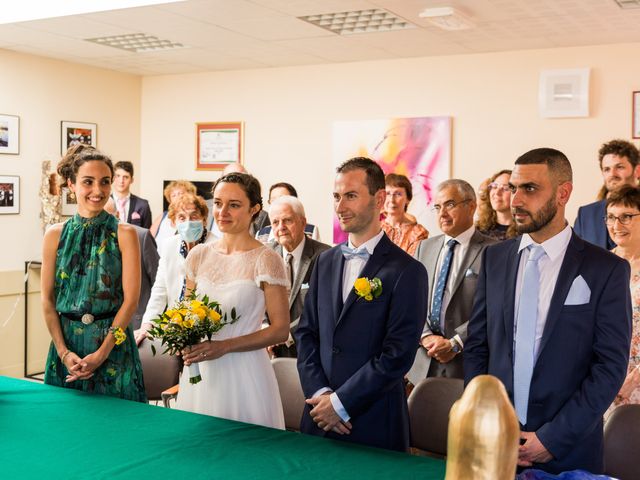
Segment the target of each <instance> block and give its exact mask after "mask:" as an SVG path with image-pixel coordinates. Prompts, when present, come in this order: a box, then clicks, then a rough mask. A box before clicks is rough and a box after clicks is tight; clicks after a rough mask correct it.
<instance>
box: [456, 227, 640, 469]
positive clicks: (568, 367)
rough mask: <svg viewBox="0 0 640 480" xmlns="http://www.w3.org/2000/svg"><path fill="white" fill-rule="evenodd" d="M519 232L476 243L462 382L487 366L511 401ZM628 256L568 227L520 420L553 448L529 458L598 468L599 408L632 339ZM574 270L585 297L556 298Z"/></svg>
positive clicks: (608, 397) (615, 384) (610, 395)
mask: <svg viewBox="0 0 640 480" xmlns="http://www.w3.org/2000/svg"><path fill="white" fill-rule="evenodd" d="M519 244H520V237H518V238H515V239H512V240H507V241H505V242H503V243H499V244H497V245H493V246H489V247H487V249H486V250H485V251H484V258H483V261H482V268H481V269H480V278H479V281H478V289H477V292H476V298H475V304H474V308H473V313H472V315H471V319H470V321H469V327H468V333H469V336H468V338H467V341H466V342H465V353H464V369H465V382H466V383H468V382H469V381H470V380H471V379H472V378H474V377H475V376H477V375H481V374H486V373H488V374H491V375H495V376H496V377H498V378H499V379H500V380H501V381H502V383H504V385H505V387H506V389H507V392H508V393H509V397H510V398H511V401H512V402H513V344H514V343H513V342H514V325H513V324H514V301H515V288H516V277H517V273H518V264H519V261H520V254H519V253H518V246H519ZM629 274H630V268H629V263H628V262H626V261H625V260H623V259H621V258H619V257H617V256H615V255H614V254H612V253H610V252H607V251H605V250H603V249H601V248H598V247H596V246H594V245H591V244H590V243H587V242H585V241H583V240H582V239H580V237H578V236H577V235H575V233H574V234H573V235H572V237H571V240H570V242H569V245H568V247H567V251H566V253H565V256H564V260H563V262H562V266H561V268H560V273H559V275H558V280H557V283H556V286H555V289H554V291H553V296H552V299H551V303H550V306H549V313H548V316H547V321H546V324H545V328H544V332H543V335H542V339H541V342H540V349H539V354H538V359H537V361H536V364H535V366H534V371H533V376H532V379H531V389H530V393H529V406H528V416H527V424H526V425H524V426H522V430H524V431H529V432H536V434H537V436H538V439H539V440H540V441H541V442H542V444H543V445H544V446H545V448H546V449H547V450H548V451H549V452H550V453H551V454H552V455H553V456H554V459H552V460H551V461H550V462H549V463H543V464H534V468H539V469H541V470H546V471H548V472H551V473H559V472H562V471H566V470H575V469H584V470H587V471H590V472H592V473H601V472H602V470H603V458H602V427H603V425H602V415H603V413H604V412H605V410H606V409H607V408H608V407H609V405H610V404H611V402H612V401H613V399H614V398H615V396H616V394H617V393H618V391H619V389H620V387H621V386H622V382H623V381H624V378H625V375H626V373H627V363H628V361H629V343H630V341H631V294H630V291H629ZM580 275H581V276H582V278H583V279H584V281H585V282H586V284H587V286H588V287H589V289H590V290H591V293H590V297H589V302H588V303H585V304H582V305H565V300H566V298H567V294H568V293H569V291H570V288H571V285H572V282H573V281H574V279H575V278H576V277H578V276H580Z"/></svg>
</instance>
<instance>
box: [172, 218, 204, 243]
mask: <svg viewBox="0 0 640 480" xmlns="http://www.w3.org/2000/svg"><path fill="white" fill-rule="evenodd" d="M203 230H204V225H203V224H202V220H187V221H186V222H182V223H179V224H178V233H179V234H180V237H181V238H182V240H184V241H185V242H187V243H193V242H195V241H196V240H199V239H200V237H201V236H202V232H203Z"/></svg>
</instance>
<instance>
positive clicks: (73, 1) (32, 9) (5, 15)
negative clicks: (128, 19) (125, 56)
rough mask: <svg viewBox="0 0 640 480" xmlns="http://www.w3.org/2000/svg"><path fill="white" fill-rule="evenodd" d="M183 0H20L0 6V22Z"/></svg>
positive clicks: (40, 18) (14, 21) (181, 0)
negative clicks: (9, 4)
mask: <svg viewBox="0 0 640 480" xmlns="http://www.w3.org/2000/svg"><path fill="white" fill-rule="evenodd" d="M184 1H185V0H90V1H88V0H20V1H17V2H11V6H10V7H9V6H5V7H4V8H0V24H4V23H17V22H28V21H31V20H42V19H45V18H56V17H66V16H69V15H82V14H85V13H96V12H104V11H107V10H119V9H123V8H132V7H146V6H149V5H158V4H162V3H175V2H184Z"/></svg>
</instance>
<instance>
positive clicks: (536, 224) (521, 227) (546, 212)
mask: <svg viewBox="0 0 640 480" xmlns="http://www.w3.org/2000/svg"><path fill="white" fill-rule="evenodd" d="M555 197H556V196H555V194H554V195H552V196H551V198H550V199H549V201H548V202H547V203H545V204H544V205H543V206H542V208H541V209H540V210H539V211H538V212H536V213H535V214H531V212H529V211H527V210H524V209H522V208H513V209H511V213H512V214H513V215H515V214H516V213H526V214H527V215H529V218H530V219H531V222H530V223H527V224H519V223H518V222H517V221H516V222H515V223H516V232H518V233H532V232H537V231H540V230H541V229H543V228H544V227H546V226H547V225H549V223H551V221H552V220H553V219H554V217H555V216H556V213H558V206H557V205H556V203H555Z"/></svg>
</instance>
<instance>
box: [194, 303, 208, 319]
mask: <svg viewBox="0 0 640 480" xmlns="http://www.w3.org/2000/svg"><path fill="white" fill-rule="evenodd" d="M191 311H192V312H193V314H194V315H195V316H196V317H198V318H199V319H200V320H204V319H205V317H206V316H207V309H206V308H204V307H202V306H200V307H197V308H194V309H192V310H191Z"/></svg>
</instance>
